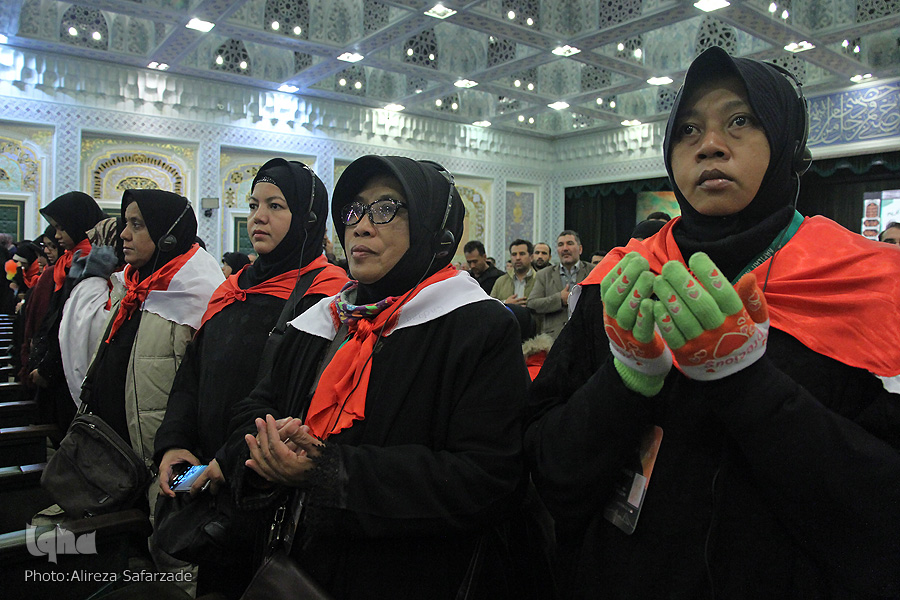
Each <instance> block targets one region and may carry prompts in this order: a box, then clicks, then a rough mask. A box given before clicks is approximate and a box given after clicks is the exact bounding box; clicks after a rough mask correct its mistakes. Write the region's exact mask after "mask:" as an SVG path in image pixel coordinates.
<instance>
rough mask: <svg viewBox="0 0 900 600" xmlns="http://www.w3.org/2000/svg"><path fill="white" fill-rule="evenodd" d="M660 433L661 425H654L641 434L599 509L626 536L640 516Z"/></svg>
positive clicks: (631, 531) (660, 438) (661, 434)
mask: <svg viewBox="0 0 900 600" xmlns="http://www.w3.org/2000/svg"><path fill="white" fill-rule="evenodd" d="M662 436H663V430H662V428H661V427H657V426H655V425H654V426H653V427H651V428H650V429H648V430H647V432H646V433H645V434H644V435H643V436H642V437H641V444H640V447H639V448H637V449H636V451H635V454H634V456H633V459H632V461H631V463H629V464H628V465H627V466H625V467H624V468H623V469H622V472H621V474H620V476H619V478H618V479H617V480H616V484H615V488H614V490H613V497H612V499H611V500H610V501H609V504H607V505H606V508H605V509H604V510H603V516H604V517H605V518H606V520H607V521H609V522H610V523H612V524H613V525H615V526H616V527H618V528H619V529H621V530H622V531H624V532H625V533H626V534H627V535H631V534H632V533H634V530H635V528H636V527H637V522H638V517H640V516H641V508H642V507H643V506H644V498H645V497H646V495H647V488H648V487H649V485H650V475H651V474H652V473H653V465H654V464H656V455H657V454H658V453H659V445H660V443H661V442H662Z"/></svg>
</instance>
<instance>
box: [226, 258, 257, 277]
mask: <svg viewBox="0 0 900 600" xmlns="http://www.w3.org/2000/svg"><path fill="white" fill-rule="evenodd" d="M249 264H250V257H249V256H247V255H246V254H244V253H243V252H226V253H225V254H223V255H222V273H223V274H224V275H225V277H231V276H232V275H234V274H235V273H237V272H238V271H240V270H241V269H243V268H244V266H246V265H249Z"/></svg>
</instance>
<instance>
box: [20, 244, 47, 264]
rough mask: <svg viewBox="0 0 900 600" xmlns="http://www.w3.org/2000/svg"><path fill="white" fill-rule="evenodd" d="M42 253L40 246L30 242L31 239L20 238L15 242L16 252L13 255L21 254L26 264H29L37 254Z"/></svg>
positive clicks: (35, 258) (34, 259)
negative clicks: (20, 239)
mask: <svg viewBox="0 0 900 600" xmlns="http://www.w3.org/2000/svg"><path fill="white" fill-rule="evenodd" d="M42 253H43V250H41V247H40V246H38V245H37V244H35V243H34V242H32V241H31V240H22V241H21V242H19V243H18V244H16V254H15V256H21V257H22V258H24V259H25V260H26V261H28V264H29V265H31V263H33V262H34V261H36V260H37V259H38V256H39V255H41V254H42Z"/></svg>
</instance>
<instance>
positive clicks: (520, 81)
mask: <svg viewBox="0 0 900 600" xmlns="http://www.w3.org/2000/svg"><path fill="white" fill-rule="evenodd" d="M513 85H514V86H516V87H522V80H521V79H516V80H515V81H513Z"/></svg>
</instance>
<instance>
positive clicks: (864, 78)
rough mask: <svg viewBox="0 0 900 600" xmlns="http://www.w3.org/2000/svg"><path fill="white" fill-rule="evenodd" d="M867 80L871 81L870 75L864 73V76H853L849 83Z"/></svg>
mask: <svg viewBox="0 0 900 600" xmlns="http://www.w3.org/2000/svg"><path fill="white" fill-rule="evenodd" d="M869 79H872V74H871V73H866V74H865V75H854V76H853V77H851V78H850V81H852V82H853V83H861V82H863V81H868V80H869Z"/></svg>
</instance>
